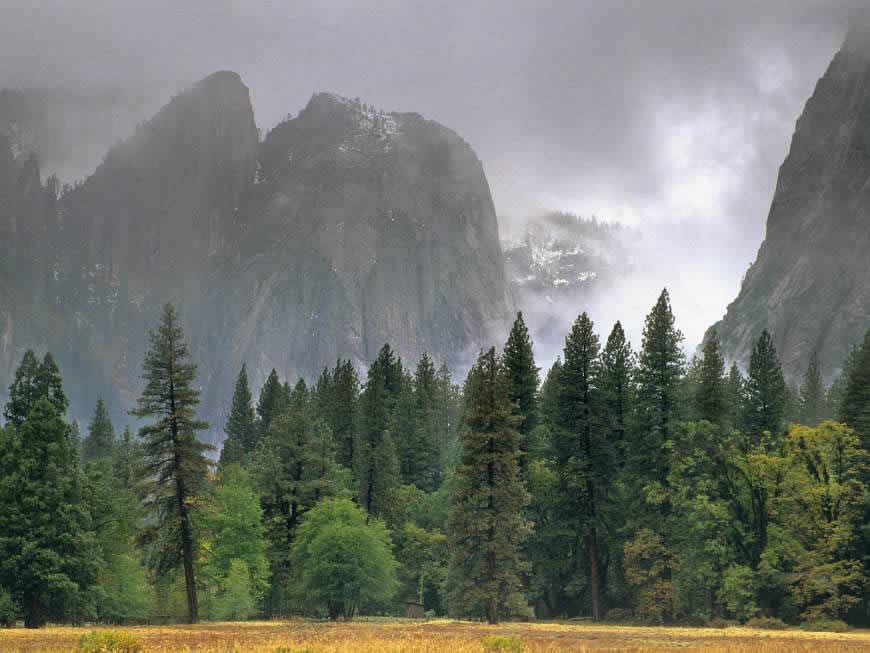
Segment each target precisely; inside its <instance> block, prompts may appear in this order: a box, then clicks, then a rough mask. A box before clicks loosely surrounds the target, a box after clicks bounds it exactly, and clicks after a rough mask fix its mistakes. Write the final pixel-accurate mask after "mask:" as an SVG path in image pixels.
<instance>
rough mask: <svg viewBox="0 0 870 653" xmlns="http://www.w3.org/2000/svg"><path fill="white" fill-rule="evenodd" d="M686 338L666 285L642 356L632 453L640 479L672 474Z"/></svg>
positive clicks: (660, 478) (659, 479)
mask: <svg viewBox="0 0 870 653" xmlns="http://www.w3.org/2000/svg"><path fill="white" fill-rule="evenodd" d="M682 341H683V334H682V333H681V332H680V331H679V330H678V329H677V328H676V327H675V326H674V314H673V312H672V311H671V300H670V296H669V295H668V291H667V289H665V290H663V291H662V293H661V295H660V296H659V299H658V301H657V302H656V305H655V306H654V307H653V309H652V311H651V312H650V313H649V315H647V316H646V322H645V323H644V327H643V337H642V343H641V350H640V356H639V357H638V365H637V401H636V408H635V411H636V417H637V424H636V429H635V433H634V438H633V443H632V451H631V454H630V458H631V460H632V462H633V468H634V470H635V472H636V474H637V478H638V479H644V478H646V479H649V480H652V481H657V482H659V483H664V482H666V479H667V476H668V472H669V461H668V454H667V449H666V447H667V442H668V441H669V440H670V439H671V437H672V436H673V429H674V426H675V424H676V422H677V421H678V419H679V417H680V412H681V407H680V405H679V401H678V397H679V381H680V377H681V376H682V374H683V368H684V365H685V356H684V354H683V351H682V349H681V348H680V343H682Z"/></svg>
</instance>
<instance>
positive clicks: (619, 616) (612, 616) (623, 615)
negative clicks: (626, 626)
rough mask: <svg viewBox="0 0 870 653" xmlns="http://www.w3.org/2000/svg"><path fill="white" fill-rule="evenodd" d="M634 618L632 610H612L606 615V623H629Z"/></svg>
mask: <svg viewBox="0 0 870 653" xmlns="http://www.w3.org/2000/svg"><path fill="white" fill-rule="evenodd" d="M632 616H633V613H632V611H631V608H610V610H608V611H607V614H605V615H604V620H605V621H628V620H629V619H631V618H632Z"/></svg>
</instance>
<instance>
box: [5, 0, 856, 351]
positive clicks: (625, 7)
mask: <svg viewBox="0 0 870 653" xmlns="http://www.w3.org/2000/svg"><path fill="white" fill-rule="evenodd" d="M853 4H854V3H853V2H848V1H846V0H842V1H839V0H828V1H823V0H805V1H802V0H765V2H761V3H759V2H749V1H743V0H740V1H728V2H725V1H724V0H723V1H720V2H695V1H691V0H661V1H651V0H637V1H634V2H632V1H629V0H622V1H615V0H614V1H607V2H587V1H582V2H581V1H573V2H568V1H566V2H556V1H553V2H546V1H545V2H519V1H516V2H475V1H473V0H472V1H469V0H461V1H460V0H450V1H447V2H434V3H433V2H416V1H414V2H411V1H405V2H397V1H393V0H387V1H383V0H380V1H378V2H350V1H333V0H312V1H307V0H306V1H298V2H247V1H243V0H208V1H205V0H188V1H183V2H178V1H177V0H176V1H174V2H168V1H165V0H152V1H151V2H148V3H144V2H142V3H133V2H126V1H119V0H89V1H88V2H86V3H71V2H67V1H64V0H27V1H24V0H5V1H4V2H3V3H2V5H3V6H2V9H0V12H2V20H0V86H13V87H34V86H36V87H56V86H62V87H66V88H75V87H81V86H110V87H119V88H122V89H125V90H127V91H128V92H129V93H131V96H132V97H136V98H141V97H143V95H145V96H147V97H148V98H149V102H148V103H143V102H141V101H138V102H137V104H136V105H135V106H136V107H137V108H138V110H140V111H141V115H140V114H137V115H136V120H139V119H142V118H144V117H146V115H147V113H146V107H147V109H148V110H150V109H152V108H156V107H157V106H159V105H160V104H162V103H163V102H164V101H165V100H166V99H167V98H168V97H169V96H170V95H171V94H173V93H175V92H177V91H178V90H180V89H181V88H183V87H185V86H187V85H188V84H190V83H191V82H193V81H195V80H197V79H199V78H201V77H204V76H205V75H207V74H209V73H210V72H213V71H214V70H218V69H232V70H235V71H237V72H239V73H240V74H241V75H242V78H243V79H244V80H245V83H246V84H247V85H248V86H249V87H250V89H251V93H252V97H253V102H254V109H255V112H256V116H257V122H258V124H259V126H260V127H261V128H263V129H268V128H270V127H272V126H274V125H275V124H276V123H277V122H278V121H280V120H281V119H282V118H283V117H284V116H286V115H287V114H290V113H293V114H295V112H297V111H298V110H299V109H300V108H301V107H302V106H304V104H305V103H306V102H307V100H308V98H309V97H310V95H311V94H312V93H313V92H315V91H319V90H329V91H334V92H338V93H341V94H343V95H347V96H351V97H354V96H358V97H360V98H361V99H362V100H363V101H365V102H367V103H370V104H374V105H375V106H376V107H378V108H383V109H385V110H401V111H417V112H420V113H422V114H424V115H425V116H426V117H428V118H432V119H434V120H438V121H439V122H442V123H444V124H446V125H448V126H450V127H452V128H453V129H455V130H456V131H457V132H459V133H460V134H461V135H462V136H463V137H464V138H465V139H466V140H468V141H469V142H470V143H471V145H472V146H473V147H474V148H475V150H476V151H477V153H478V155H479V156H480V158H481V159H482V161H483V163H484V167H485V170H486V172H487V175H488V178H489V181H490V185H491V187H492V192H493V198H494V201H495V204H496V208H497V211H498V213H499V216H500V219H501V223H502V230H503V232H507V231H512V230H516V229H518V228H519V226H521V225H522V224H523V223H524V221H525V220H527V219H528V218H529V217H530V216H533V215H535V214H536V213H537V212H539V211H542V210H545V209H553V210H563V211H573V212H577V213H580V214H583V215H587V216H588V215H593V214H594V215H596V216H598V217H599V218H600V219H604V220H612V221H620V222H624V223H627V224H629V225H632V226H634V227H636V228H638V229H639V230H641V231H642V233H643V234H644V237H643V239H642V241H641V246H640V247H639V248H638V252H637V254H636V255H637V261H636V267H637V269H638V271H639V274H637V275H635V276H634V277H633V279H632V280H631V282H630V283H626V284H625V285H624V286H623V287H620V288H615V289H613V294H612V297H610V298H609V299H608V301H603V300H602V301H599V302H596V305H595V306H592V307H590V308H591V309H592V313H593V318H594V319H596V321H598V322H599V323H600V324H601V328H602V330H604V331H606V330H607V329H609V324H608V322H610V321H612V320H613V319H615V318H616V317H621V318H622V319H623V323H624V324H626V326H627V330H628V332H629V334H630V336H631V337H632V339H633V340H634V342H635V343H637V341H638V338H639V333H640V327H641V326H642V317H643V314H644V313H645V312H646V310H648V308H649V307H650V306H651V305H652V303H653V302H654V300H655V295H656V294H657V292H658V290H660V289H661V287H662V286H666V285H667V286H668V287H669V288H671V291H672V295H673V302H674V309H675V312H676V313H677V318H678V321H679V323H680V325H681V326H682V328H683V330H684V331H685V332H686V336H687V344H689V345H690V348H691V346H694V344H696V343H697V342H698V341H699V340H700V337H701V335H702V333H703V330H704V328H705V327H706V326H709V324H711V323H712V322H714V321H715V320H716V319H718V318H719V317H721V315H722V314H723V313H724V310H725V306H726V304H727V302H728V301H730V300H731V299H733V297H734V296H735V295H736V292H737V288H738V285H739V281H740V278H741V276H742V274H743V272H744V271H745V269H746V267H747V265H748V264H749V263H750V262H751V261H752V259H753V258H754V255H755V251H756V250H757V248H758V246H759V244H760V242H761V239H762V238H763V231H764V222H765V218H766V215H767V210H768V208H769V204H770V199H771V196H772V193H773V188H774V185H775V182H776V173H777V168H778V166H779V164H780V163H781V161H782V159H783V158H784V156H785V154H786V152H787V149H788V144H789V139H790V136H791V134H792V132H793V129H794V122H795V120H796V119H797V117H798V115H799V114H800V111H801V109H802V107H803V104H804V102H805V101H806V99H807V97H809V95H810V93H811V92H812V89H813V86H814V84H815V82H816V80H817V79H818V77H819V76H820V75H821V74H822V73H823V72H824V69H825V67H826V66H827V64H828V62H829V61H830V59H831V57H832V56H833V54H834V52H836V50H837V48H838V47H839V44H840V42H841V41H842V39H843V36H844V34H845V30H846V27H847V22H848V16H849V12H850V6H851V5H853ZM131 121H132V118H131ZM116 127H117V125H116ZM117 128H118V129H120V128H121V127H117ZM123 128H125V129H126V128H127V126H126V124H124V125H123ZM111 136H112V138H115V137H116V136H117V134H112V135H111ZM90 163H94V164H95V163H96V162H89V164H90ZM584 308H586V307H583V306H576V307H575V306H566V307H565V311H566V315H571V314H576V313H577V312H579V310H583V309H584Z"/></svg>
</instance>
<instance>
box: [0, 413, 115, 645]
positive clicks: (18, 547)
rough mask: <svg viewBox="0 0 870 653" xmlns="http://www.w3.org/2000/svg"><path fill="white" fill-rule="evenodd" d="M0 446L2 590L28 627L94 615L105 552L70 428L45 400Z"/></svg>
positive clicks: (0, 440) (6, 434)
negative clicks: (94, 589) (93, 602)
mask: <svg viewBox="0 0 870 653" xmlns="http://www.w3.org/2000/svg"><path fill="white" fill-rule="evenodd" d="M0 444H2V445H3V446H0V506H3V509H2V510H0V587H4V588H7V589H8V590H9V591H10V592H11V593H12V596H13V598H14V599H15V601H16V602H17V603H18V605H19V606H20V607H21V609H22V611H23V612H24V623H25V625H26V626H28V627H30V628H36V627H38V626H41V625H43V624H44V623H45V622H46V620H48V619H55V620H62V619H66V618H70V617H74V616H76V615H80V616H86V615H88V614H89V613H92V609H93V606H92V605H89V603H90V597H89V594H90V590H91V588H92V586H93V585H94V583H95V582H96V579H97V571H98V565H99V558H100V555H99V550H98V548H97V545H96V541H95V539H94V535H93V522H92V519H91V514H90V512H89V510H88V507H87V503H86V502H85V500H84V485H85V481H84V478H83V476H82V472H81V470H80V469H79V458H78V453H77V451H76V449H75V447H74V446H73V442H72V439H71V438H70V428H69V425H67V424H66V423H65V422H64V421H63V420H62V419H61V416H60V415H59V414H58V412H57V410H56V409H55V407H54V406H53V405H52V404H51V403H50V402H49V401H48V400H47V399H46V398H41V399H39V400H38V401H37V402H36V403H35V404H34V405H33V406H32V407H31V408H30V410H29V414H28V417H27V419H26V420H25V421H24V422H23V423H22V424H21V425H20V427H19V429H18V431H17V432H16V431H14V430H12V429H6V430H5V431H0Z"/></svg>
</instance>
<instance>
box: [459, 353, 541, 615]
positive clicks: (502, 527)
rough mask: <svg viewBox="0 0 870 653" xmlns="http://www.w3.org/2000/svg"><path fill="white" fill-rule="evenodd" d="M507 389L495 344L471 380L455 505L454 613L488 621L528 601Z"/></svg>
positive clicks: (515, 436)
mask: <svg viewBox="0 0 870 653" xmlns="http://www.w3.org/2000/svg"><path fill="white" fill-rule="evenodd" d="M509 387H510V386H509V382H508V379H507V375H506V373H505V370H504V366H503V363H502V361H501V360H500V359H499V357H498V356H496V353H495V349H490V350H489V351H487V352H484V353H481V355H480V356H479V357H478V359H477V363H476V364H475V365H474V367H472V369H471V371H470V372H469V373H468V379H467V380H466V382H465V402H466V409H465V411H466V412H465V420H464V426H463V429H462V432H461V435H460V438H461V441H462V450H463V453H462V463H461V465H460V466H459V469H458V470H457V476H458V480H457V482H458V485H457V488H456V491H455V492H454V494H453V496H452V498H451V502H450V525H449V528H448V534H449V535H448V537H449V538H450V549H451V551H452V558H451V563H450V571H449V576H448V580H449V585H450V603H451V610H452V611H453V612H455V613H457V614H469V613H475V612H476V613H478V614H480V613H483V614H485V615H486V618H487V621H489V623H498V621H499V617H500V615H501V614H502V613H503V612H505V611H508V610H512V611H515V612H516V611H519V609H520V608H521V606H522V604H523V603H524V599H523V598H522V596H521V594H520V586H521V575H522V574H523V573H524V572H525V571H526V570H527V565H526V564H525V563H524V562H523V561H522V560H521V556H520V551H521V547H522V544H523V541H524V540H525V538H526V537H527V536H528V534H529V533H530V530H531V526H530V524H529V522H528V521H527V520H526V519H525V516H524V515H525V511H526V507H527V506H528V503H529V495H528V493H527V492H526V490H525V488H524V487H523V482H522V479H521V478H520V474H519V466H518V463H517V459H518V457H519V455H520V437H519V433H518V432H517V430H516V423H517V417H516V416H515V415H513V407H512V406H511V403H510V400H509V398H508V395H509V391H510V390H509Z"/></svg>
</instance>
